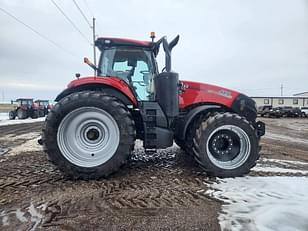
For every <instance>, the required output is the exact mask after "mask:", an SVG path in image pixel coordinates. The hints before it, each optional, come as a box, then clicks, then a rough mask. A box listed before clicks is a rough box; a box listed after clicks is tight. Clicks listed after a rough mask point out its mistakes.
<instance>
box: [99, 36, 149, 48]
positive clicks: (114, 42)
mask: <svg viewBox="0 0 308 231" xmlns="http://www.w3.org/2000/svg"><path fill="white" fill-rule="evenodd" d="M95 45H96V46H97V47H98V48H99V49H100V50H101V49H102V48H103V47H112V46H126V47H127V46H128V47H130V46H131V47H143V48H150V49H151V48H153V47H154V45H155V43H152V42H150V41H140V40H134V39H127V38H110V37H100V38H98V39H97V40H96V41H95Z"/></svg>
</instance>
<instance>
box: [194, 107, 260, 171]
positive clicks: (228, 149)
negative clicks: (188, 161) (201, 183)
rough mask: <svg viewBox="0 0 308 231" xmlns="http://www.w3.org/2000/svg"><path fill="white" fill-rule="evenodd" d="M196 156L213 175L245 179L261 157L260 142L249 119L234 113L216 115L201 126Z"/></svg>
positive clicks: (195, 144)
mask: <svg viewBox="0 0 308 231" xmlns="http://www.w3.org/2000/svg"><path fill="white" fill-rule="evenodd" d="M194 154H195V158H196V160H197V162H198V163H199V164H200V165H201V167H203V168H204V169H205V170H206V171H207V173H208V174H209V175H213V176H219V177H236V176H242V175H244V174H247V173H248V172H249V171H250V169H251V168H252V167H254V166H255V164H256V161H257V160H258V158H259V139H258V137H257V135H256V132H255V130H254V128H253V127H252V126H251V125H250V124H249V122H248V121H247V120H246V119H245V118H243V117H240V116H239V115H237V114H231V113H223V114H216V115H215V116H211V117H209V118H207V119H205V120H203V121H202V122H201V123H200V124H199V127H198V128H197V130H196V134H195V137H194Z"/></svg>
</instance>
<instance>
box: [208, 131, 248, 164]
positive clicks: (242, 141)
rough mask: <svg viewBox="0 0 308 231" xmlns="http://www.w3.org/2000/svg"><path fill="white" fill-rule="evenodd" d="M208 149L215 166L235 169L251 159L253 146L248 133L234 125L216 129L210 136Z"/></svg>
mask: <svg viewBox="0 0 308 231" xmlns="http://www.w3.org/2000/svg"><path fill="white" fill-rule="evenodd" d="M206 149H207V153H208V156H209V158H210V160H211V161H212V163H213V164H215V165H216V166H217V167H219V168H222V169H235V168H238V167H240V166H241V165H243V164H244V163H245V161H246V160H247V158H248V157H249V154H250V150H251V144H250V139H249V137H248V135H247V133H246V132H245V131H244V130H243V129H241V128H239V127H237V126H234V125H224V126H221V127H218V128H216V129H215V130H214V131H213V132H212V133H211V134H210V136H209V138H208V140H207V143H206Z"/></svg>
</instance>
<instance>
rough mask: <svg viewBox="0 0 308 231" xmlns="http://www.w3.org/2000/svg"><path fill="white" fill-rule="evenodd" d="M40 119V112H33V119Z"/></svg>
mask: <svg viewBox="0 0 308 231" xmlns="http://www.w3.org/2000/svg"><path fill="white" fill-rule="evenodd" d="M38 117H39V112H38V110H33V111H32V114H31V118H32V119H37V118H38Z"/></svg>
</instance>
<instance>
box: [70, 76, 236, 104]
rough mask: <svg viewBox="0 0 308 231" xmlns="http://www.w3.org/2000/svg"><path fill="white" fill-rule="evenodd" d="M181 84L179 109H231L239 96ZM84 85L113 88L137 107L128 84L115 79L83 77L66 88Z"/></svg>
mask: <svg viewBox="0 0 308 231" xmlns="http://www.w3.org/2000/svg"><path fill="white" fill-rule="evenodd" d="M181 82H182V83H183V84H184V88H185V90H184V91H183V92H182V93H181V94H180V97H179V106H180V108H181V109H183V108H186V107H188V106H190V105H193V104H198V103H215V104H220V105H224V106H226V107H231V106H232V104H233V102H234V100H235V99H236V97H237V96H238V95H239V94H240V93H239V92H237V91H233V90H230V89H227V88H223V87H219V86H215V85H211V84H205V83H198V82H192V81H181ZM86 84H104V85H108V86H111V87H114V88H115V89H117V90H119V91H120V92H122V93H123V94H124V95H126V96H127V97H128V98H129V99H130V101H131V102H132V104H133V105H134V106H137V99H136V98H135V96H134V94H133V93H132V91H131V89H130V87H129V86H128V84H127V83H126V82H125V81H123V80H121V79H119V78H117V77H106V78H104V77H83V78H80V79H76V80H73V81H71V82H70V83H69V84H68V86H67V87H68V88H72V87H78V86H81V85H86Z"/></svg>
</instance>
